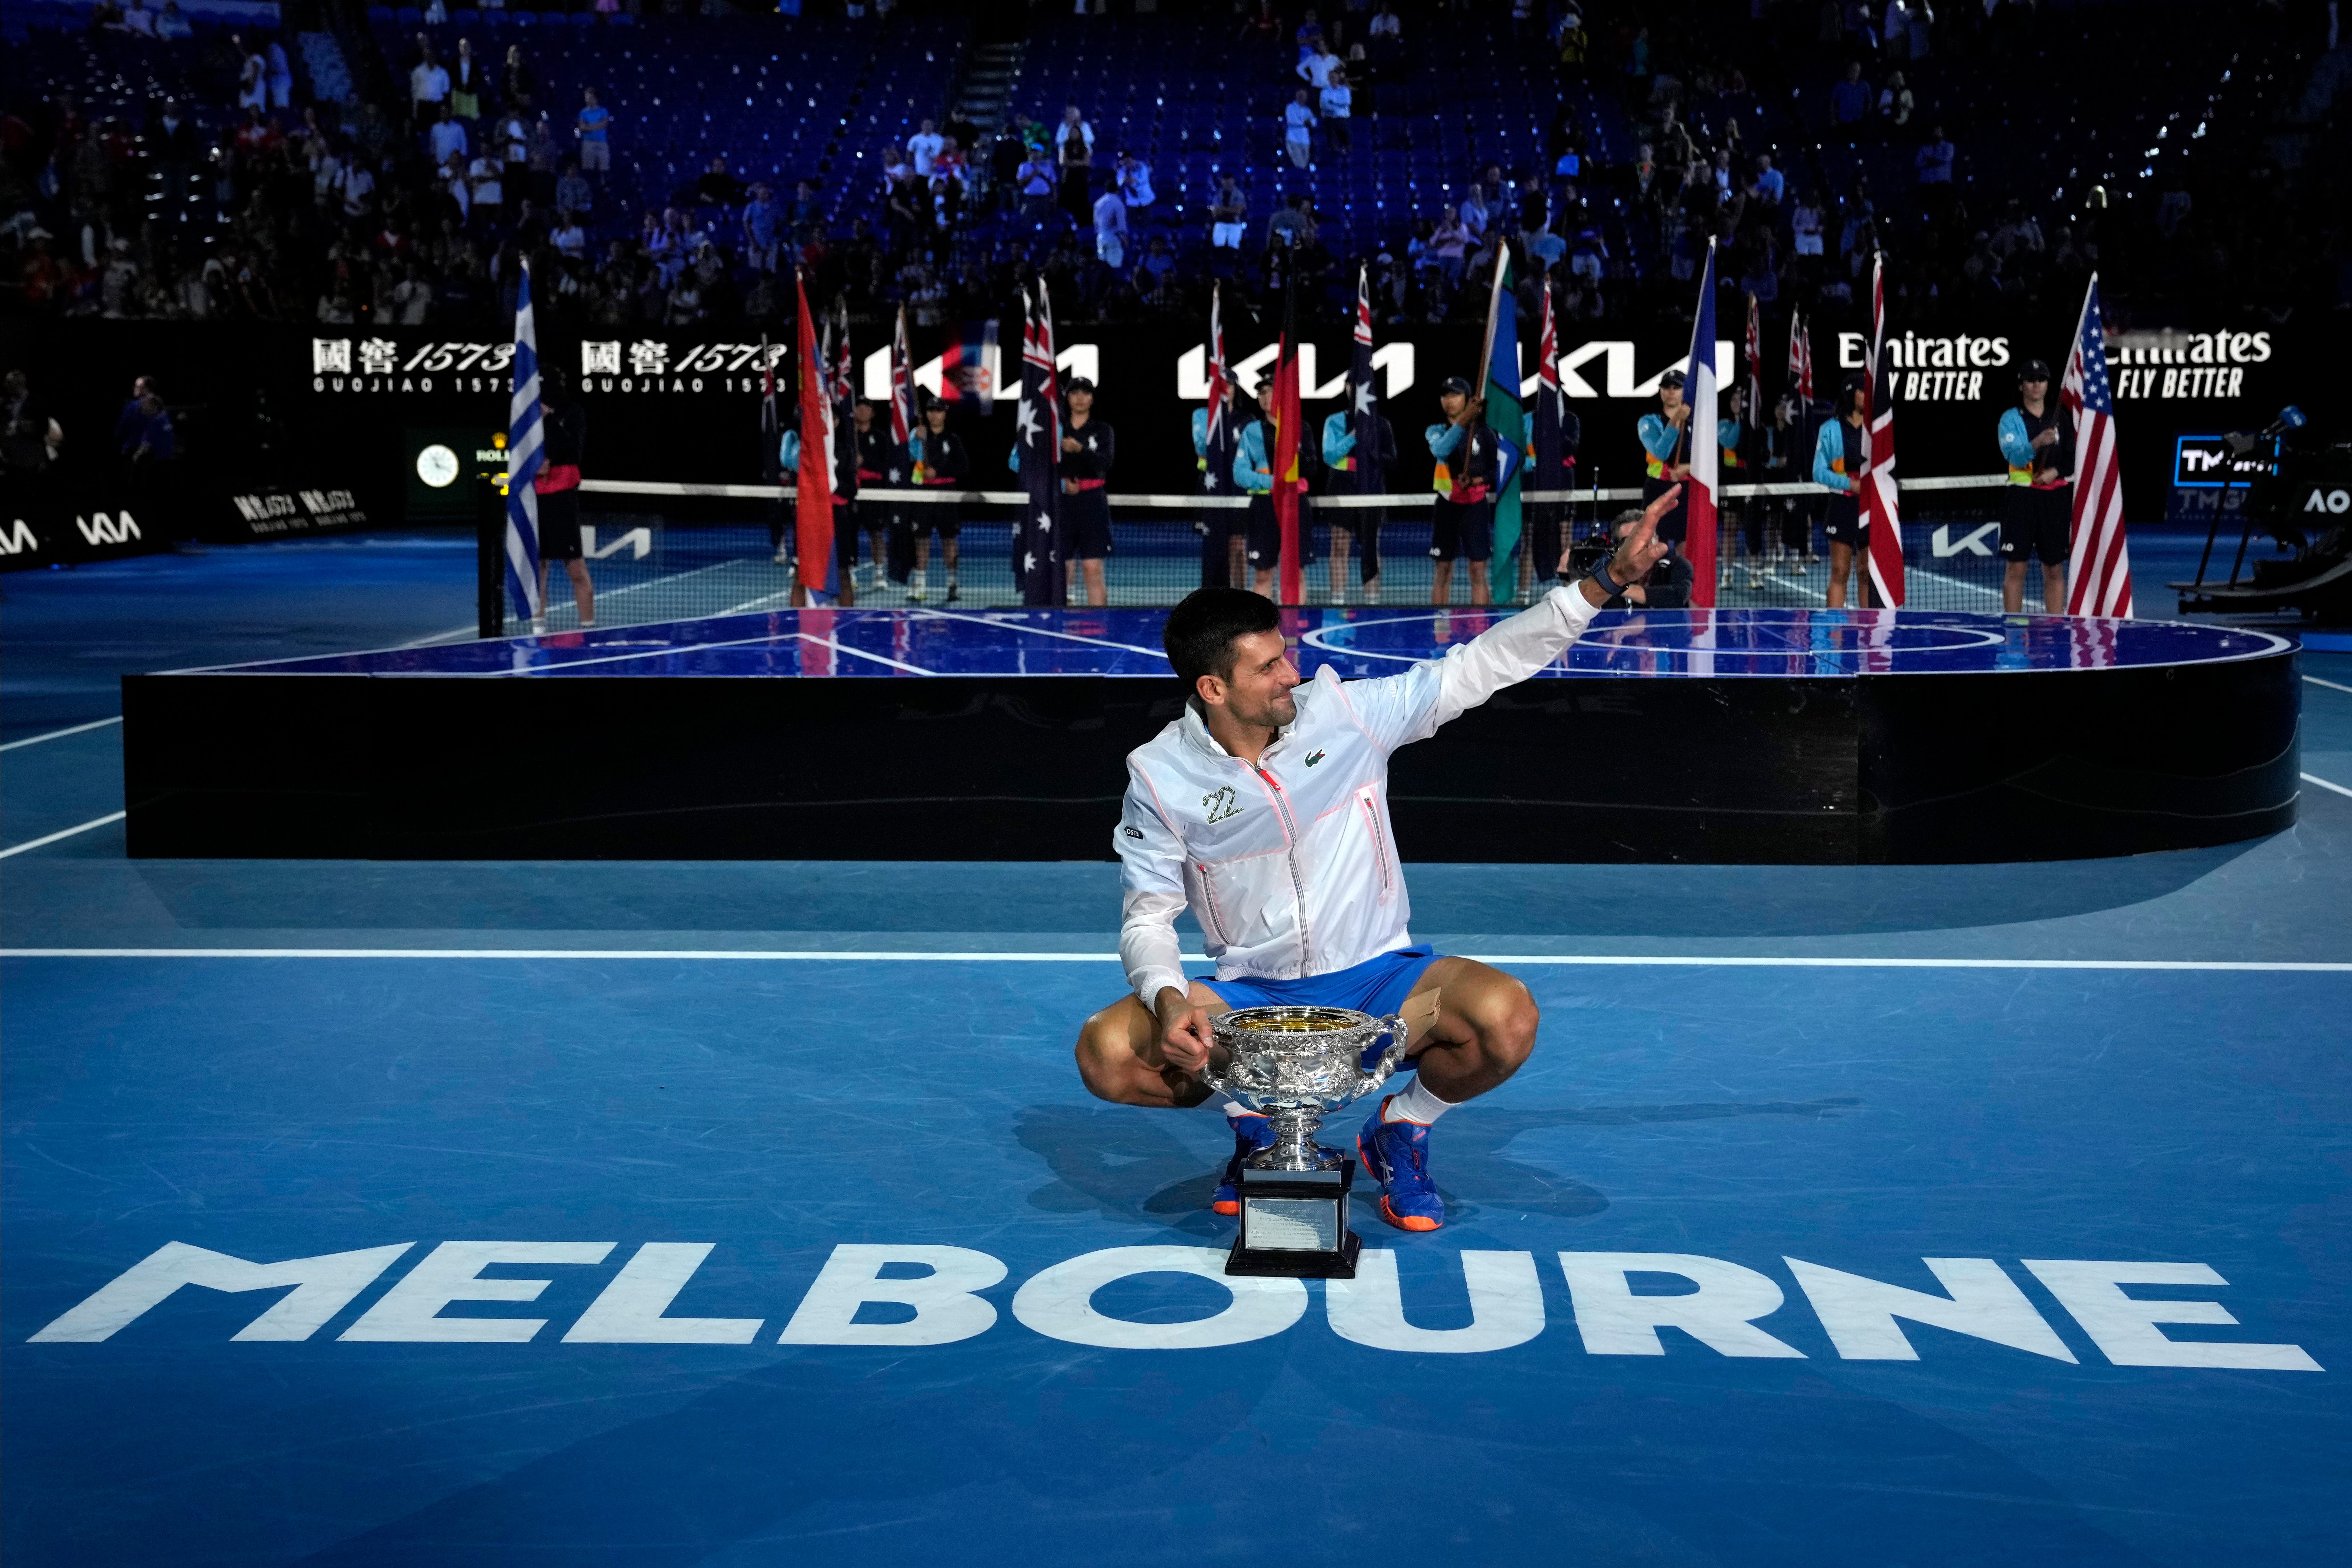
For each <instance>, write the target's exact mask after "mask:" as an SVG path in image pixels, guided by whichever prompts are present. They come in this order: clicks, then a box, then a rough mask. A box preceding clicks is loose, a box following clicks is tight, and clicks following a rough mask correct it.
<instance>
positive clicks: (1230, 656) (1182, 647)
mask: <svg viewBox="0 0 2352 1568" xmlns="http://www.w3.org/2000/svg"><path fill="white" fill-rule="evenodd" d="M1281 627H1282V614H1281V612H1280V611H1278V610H1276V608H1275V607H1274V601H1273V600H1271V599H1269V598H1267V597H1266V596H1265V595H1263V594H1253V593H1251V592H1250V591H1249V590H1248V589H1246V588H1196V589H1194V590H1193V591H1192V593H1190V594H1187V595H1184V598H1183V602H1182V603H1181V604H1179V605H1177V606H1176V607H1175V608H1174V609H1172V610H1171V611H1169V612H1168V626H1167V628H1166V629H1165V630H1163V631H1162V632H1161V633H1160V647H1164V648H1166V649H1167V650H1168V662H1169V663H1171V664H1172V665H1174V666H1175V667H1176V675H1177V679H1180V680H1181V681H1183V683H1184V689H1185V690H1186V691H1187V692H1188V693H1189V692H1190V691H1192V689H1193V688H1194V687H1196V686H1198V685H1199V684H1200V680H1201V677H1202V676H1204V675H1213V676H1215V677H1216V678H1217V679H1220V680H1228V679H1232V678H1233V673H1234V639H1235V638H1236V637H1247V636H1249V635H1250V633H1252V632H1271V631H1278V630H1280V629H1281Z"/></svg>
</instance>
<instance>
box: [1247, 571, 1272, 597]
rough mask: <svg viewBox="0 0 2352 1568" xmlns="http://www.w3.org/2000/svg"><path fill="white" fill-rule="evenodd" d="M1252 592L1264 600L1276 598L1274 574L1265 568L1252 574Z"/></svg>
mask: <svg viewBox="0 0 2352 1568" xmlns="http://www.w3.org/2000/svg"><path fill="white" fill-rule="evenodd" d="M1250 592H1252V593H1254V594H1255V595H1258V597H1260V598H1262V599H1271V598H1273V597H1274V573H1273V571H1272V570H1271V569H1270V568H1268V567H1265V566H1261V567H1259V568H1258V569H1257V570H1256V571H1255V572H1253V573H1251V574H1250Z"/></svg>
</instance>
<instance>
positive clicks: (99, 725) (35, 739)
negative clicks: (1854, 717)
mask: <svg viewBox="0 0 2352 1568" xmlns="http://www.w3.org/2000/svg"><path fill="white" fill-rule="evenodd" d="M2304 679H2306V680H2308V679H2311V678H2310V677H2309V676H2305V677H2304ZM2319 684H2321V685H2322V686H2325V685H2326V684H2327V682H2326V681H2324V680H2323V681H2321V682H2320V683H2319ZM121 722H122V715H121V714H120V713H117V714H116V715H115V716H114V717H113V718H111V719H92V720H91V721H89V723H87V724H76V725H74V726H73V727H72V728H70V729H66V730H52V731H49V732H48V733H47V734H46V735H27V736H26V737H25V738H24V739H23V740H21V741H11V742H8V743H7V744H6V745H5V746H0V752H13V751H15V750H16V748H17V747H19V746H37V745H39V744H40V743H41V742H44V741H62V740H64V739H65V738H66V737H67V736H68V735H79V734H80V733H81V732H82V731H85V730H103V729H105V728H106V727H107V726H108V725H109V724H120V723H121Z"/></svg>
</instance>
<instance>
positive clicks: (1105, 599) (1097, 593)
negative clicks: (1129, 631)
mask: <svg viewBox="0 0 2352 1568" xmlns="http://www.w3.org/2000/svg"><path fill="white" fill-rule="evenodd" d="M1078 570H1079V572H1080V573H1082V574H1084V575H1085V577H1086V580H1087V604H1089V605H1093V606H1094V607H1095V608H1097V609H1101V608H1102V607H1103V606H1104V605H1108V604H1109V603H1110V590H1109V589H1108V588H1107V587H1105V586H1104V585H1103V563H1101V562H1100V561H1098V560H1096V561H1081V562H1079V563H1078Z"/></svg>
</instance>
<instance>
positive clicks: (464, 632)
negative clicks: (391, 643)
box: [400, 621, 482, 651]
mask: <svg viewBox="0 0 2352 1568" xmlns="http://www.w3.org/2000/svg"><path fill="white" fill-rule="evenodd" d="M481 629H482V628H481V624H480V623H479V622H478V621H467V623H466V624H465V625H464V626H451V627H450V628H449V629H448V630H447V631H446V632H435V633H434V634H433V635H432V636H431V637H418V638H417V639H416V640H415V642H404V643H402V644H401V645H400V647H401V649H402V651H405V650H407V649H409V648H412V647H432V646H433V645H434V644H435V643H441V642H447V641H448V640H449V639H450V638H452V637H473V636H475V635H476V634H477V633H478V632H479V631H480V630H481Z"/></svg>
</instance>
